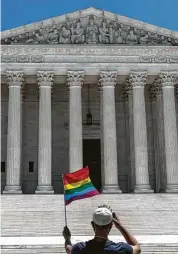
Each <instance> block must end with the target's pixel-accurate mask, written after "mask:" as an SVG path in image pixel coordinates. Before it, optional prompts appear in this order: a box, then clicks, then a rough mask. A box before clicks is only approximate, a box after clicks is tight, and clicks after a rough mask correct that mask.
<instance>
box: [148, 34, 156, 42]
mask: <svg viewBox="0 0 178 254" xmlns="http://www.w3.org/2000/svg"><path fill="white" fill-rule="evenodd" d="M148 36H149V38H150V42H151V44H158V35H157V34H155V33H150V32H148Z"/></svg>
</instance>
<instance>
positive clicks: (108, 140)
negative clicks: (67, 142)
mask: <svg viewBox="0 0 178 254" xmlns="http://www.w3.org/2000/svg"><path fill="white" fill-rule="evenodd" d="M116 78H117V72H116V71H101V74H100V82H101V87H102V89H103V94H102V98H103V103H102V108H103V116H102V119H103V141H104V186H103V190H102V191H103V193H121V192H122V191H121V190H120V188H119V185H118V170H117V166H118V165H117V135H116V112H115V91H114V88H115V84H116Z"/></svg>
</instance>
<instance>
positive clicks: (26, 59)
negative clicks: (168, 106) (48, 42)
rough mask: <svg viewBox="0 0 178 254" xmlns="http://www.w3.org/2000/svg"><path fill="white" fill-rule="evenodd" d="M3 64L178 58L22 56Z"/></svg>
mask: <svg viewBox="0 0 178 254" xmlns="http://www.w3.org/2000/svg"><path fill="white" fill-rule="evenodd" d="M1 61H2V63H150V64H151V63H171V64H177V63H178V57H171V56H160V57H157V56H156V57H155V56H143V57H139V56H115V57H113V56H103V57H101V56H100V57H97V56H90V57H89V56H86V57H77V58H76V57H72V56H68V57H66V56H55V55H52V56H51V55H50V56H43V55H41V56H40V55H38V56H36V55H33V56H30V55H29V56H28V55H26V56H24V55H23V56H21V55H19V56H18V55H17V56H16V55H15V56H13V55H3V56H2V58H1Z"/></svg>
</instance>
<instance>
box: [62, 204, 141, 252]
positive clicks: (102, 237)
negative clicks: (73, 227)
mask: <svg viewBox="0 0 178 254" xmlns="http://www.w3.org/2000/svg"><path fill="white" fill-rule="evenodd" d="M91 224H92V227H93V230H94V232H95V237H94V238H93V239H92V240H90V241H88V242H79V243H77V244H75V245H73V246H72V244H71V233H70V230H69V229H68V227H64V231H63V236H64V238H65V248H66V252H67V254H82V253H84V254H91V253H92V254H105V253H107V254H111V253H113V254H115V253H117V254H119V253H120V254H121V253H122V254H131V253H132V254H140V253H141V249H140V245H139V243H138V242H137V240H136V239H135V238H134V236H133V235H132V234H131V233H129V232H128V230H127V229H126V228H124V226H123V225H122V224H121V222H120V221H119V219H118V218H117V216H116V214H115V213H112V211H111V209H110V208H109V207H107V206H106V205H103V206H99V207H98V208H97V209H96V210H95V211H94V213H93V221H92V222H91ZM113 225H115V227H116V228H117V229H118V230H119V231H120V232H121V233H122V235H123V237H124V238H125V240H126V242H127V243H124V242H119V243H115V242H113V241H110V240H109V239H108V235H109V232H110V230H111V228H112V226H113Z"/></svg>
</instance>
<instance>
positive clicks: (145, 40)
mask: <svg viewBox="0 0 178 254" xmlns="http://www.w3.org/2000/svg"><path fill="white" fill-rule="evenodd" d="M139 42H140V44H147V43H149V36H148V34H146V33H145V35H144V34H143V33H142V35H141V36H140V39H139Z"/></svg>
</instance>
